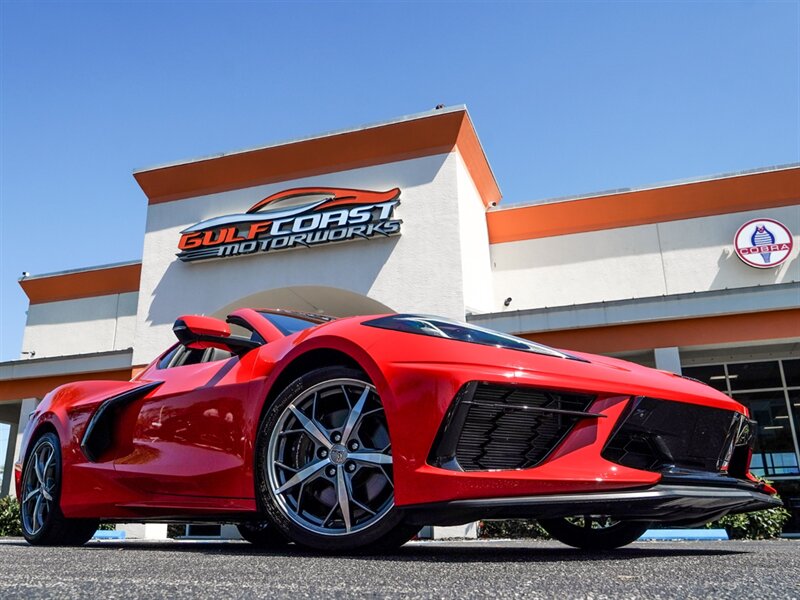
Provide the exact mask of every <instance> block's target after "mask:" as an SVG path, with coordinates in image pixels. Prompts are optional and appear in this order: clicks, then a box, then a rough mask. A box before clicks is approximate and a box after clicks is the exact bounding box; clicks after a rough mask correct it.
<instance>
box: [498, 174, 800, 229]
mask: <svg viewBox="0 0 800 600" xmlns="http://www.w3.org/2000/svg"><path fill="white" fill-rule="evenodd" d="M798 202H800V167H797V168H791V169H784V170H781V171H768V172H765V173H753V174H752V175H741V176H736V177H725V178H721V179H712V180H710V181H699V182H695V183H684V184H678V185H673V186H666V187H660V188H655V189H650V190H639V191H634V192H624V193H618V194H608V195H606V196H595V197H593V198H584V199H581V200H565V201H563V202H553V203H551V204H538V205H535V206H523V207H520V208H507V209H503V210H498V211H494V212H489V213H487V215H486V217H487V223H488V227H489V242H490V243H492V244H499V243H503V242H515V241H519V240H532V239H537V238H544V237H551V236H556V235H566V234H570V233H581V232H586V231H600V230H603V229H614V228H617V227H630V226H633V225H646V224H648V223H661V222H664V221H677V220H680V219H691V218H696V217H707V216H710V215H717V214H727V213H734V212H741V211H746V210H757V209H763V208H773V207H776V206H788V205H792V204H797V203H798Z"/></svg>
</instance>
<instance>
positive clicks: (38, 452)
mask: <svg viewBox="0 0 800 600" xmlns="http://www.w3.org/2000/svg"><path fill="white" fill-rule="evenodd" d="M61 475H62V469H61V444H60V443H59V440H58V436H56V434H54V433H45V434H44V435H42V436H41V437H40V438H38V439H37V440H36V442H35V443H34V445H33V448H31V451H30V452H29V453H28V457H27V458H26V460H25V465H24V467H23V471H22V496H21V497H20V498H19V503H20V522H21V525H22V535H23V536H25V539H26V540H28V542H29V543H31V544H33V545H34V546H80V545H81V544H85V543H86V542H88V541H89V540H90V539H91V537H92V535H94V532H95V531H97V525H98V522H97V521H96V520H92V519H67V518H65V517H64V514H63V513H62V512H61V507H60V506H59V500H60V498H61Z"/></svg>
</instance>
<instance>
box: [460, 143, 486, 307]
mask: <svg viewBox="0 0 800 600" xmlns="http://www.w3.org/2000/svg"><path fill="white" fill-rule="evenodd" d="M456 157H457V165H458V178H457V183H458V206H459V211H458V219H459V238H460V244H461V257H462V260H461V277H462V279H463V285H464V303H465V305H466V310H467V311H468V312H471V313H482V312H491V311H492V310H494V291H493V280H494V278H493V276H492V259H491V256H490V254H489V231H488V229H487V227H486V205H485V204H484V203H483V200H482V199H481V196H480V194H479V193H478V189H477V188H476V187H475V183H474V182H473V180H472V176H471V175H470V173H469V171H468V170H467V167H466V165H465V164H464V161H463V159H462V158H461V155H460V154H459V153H456ZM462 316H463V315H462Z"/></svg>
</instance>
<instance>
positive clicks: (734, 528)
mask: <svg viewBox="0 0 800 600" xmlns="http://www.w3.org/2000/svg"><path fill="white" fill-rule="evenodd" d="M789 517H790V514H789V511H788V510H786V509H785V508H783V507H782V506H779V507H777V508H768V509H766V510H757V511H755V512H750V513H742V514H739V515H726V516H724V517H722V518H721V519H720V520H719V521H714V522H713V523H709V524H708V525H706V528H707V529H711V528H719V527H723V528H724V529H725V531H727V532H728V537H730V538H731V539H732V540H768V539H770V538H776V537H778V536H779V535H780V534H781V531H782V530H783V526H784V524H785V523H786V521H788V520H789Z"/></svg>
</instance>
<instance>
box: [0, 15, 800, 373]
mask: <svg viewBox="0 0 800 600" xmlns="http://www.w3.org/2000/svg"><path fill="white" fill-rule="evenodd" d="M799 32H800V4H799V3H798V2H796V1H786V2H677V1H676V2H645V1H642V2H576V3H569V2H528V3H523V2H517V3H508V4H504V3H499V2H495V3H481V2H473V3H456V2H440V3H421V2H398V3H348V2H336V3H333V2H328V3H302V2H293V3H268V2H242V3H237V2H188V1H186V2H173V3H170V2H110V1H109V2H85V3H80V2H9V1H6V0H0V50H1V51H2V53H1V54H0V85H1V86H2V88H1V89H0V103H1V104H0V360H9V359H13V358H16V357H17V356H18V352H19V350H20V344H21V336H22V329H23V326H24V322H25V309H26V306H27V301H26V298H25V296H24V294H23V293H22V292H21V290H20V288H19V286H18V285H17V277H18V276H19V275H20V273H21V272H22V271H29V272H31V273H34V274H36V273H44V272H52V271H58V270H63V269H70V268H77V267H84V266H88V265H94V264H100V263H111V262H118V261H125V260H133V259H138V258H140V255H141V247H142V234H143V231H144V219H145V207H146V203H145V198H144V195H143V194H142V192H141V190H140V189H139V188H138V186H137V185H136V183H135V181H134V180H133V177H132V176H131V172H132V171H133V170H134V169H136V168H141V167H146V166H152V165H155V164H159V163H163V162H170V161H175V160H179V159H184V158H191V157H196V156H201V155H206V154H212V153H217V152H221V151H228V150H234V149H240V148H245V147H249V146H257V145H263V144H266V143H270V142H274V141H279V140H282V139H287V138H295V137H300V136H305V135H310V134H314V133H319V132H324V131H329V130H332V129H340V128H345V127H351V126H356V125H359V124H362V123H368V122H374V121H381V120H386V119H391V118H393V117H396V116H400V115H405V114H410V113H415V112H419V111H422V110H427V109H430V108H433V107H434V106H435V105H436V104H438V103H444V104H446V105H453V104H461V103H464V104H466V105H467V106H468V107H469V110H470V112H471V114H472V117H473V120H474V122H475V125H476V128H477V130H478V133H479V135H480V138H481V141H482V142H483V145H484V147H485V150H486V152H487V155H488V157H489V160H490V162H491V164H492V166H493V168H494V171H495V175H496V176H497V179H498V181H499V183H500V186H501V188H502V190H503V193H504V200H503V203H505V204H510V203H515V202H523V201H533V200H536V199H540V198H548V197H553V196H561V195H570V194H578V193H583V192H592V191H598V190H604V189H610V188H620V187H632V186H639V185H645V184H650V183H656V182H660V181H669V180H674V179H681V178H687V177H695V176H702V175H706V174H714V173H723V172H730V171H737V170H743V169H752V168H757V167H762V166H767V165H774V164H783V163H790V162H797V161H800V130H799V126H798V120H799V119H800V93H799V91H798V87H799V86H800V79H799V72H800V33H799Z"/></svg>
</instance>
